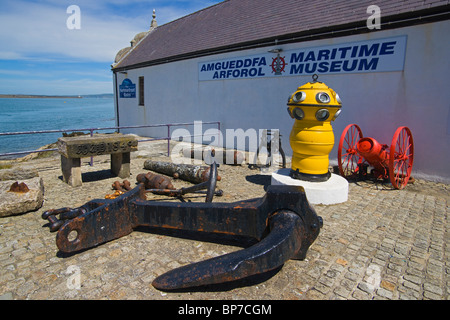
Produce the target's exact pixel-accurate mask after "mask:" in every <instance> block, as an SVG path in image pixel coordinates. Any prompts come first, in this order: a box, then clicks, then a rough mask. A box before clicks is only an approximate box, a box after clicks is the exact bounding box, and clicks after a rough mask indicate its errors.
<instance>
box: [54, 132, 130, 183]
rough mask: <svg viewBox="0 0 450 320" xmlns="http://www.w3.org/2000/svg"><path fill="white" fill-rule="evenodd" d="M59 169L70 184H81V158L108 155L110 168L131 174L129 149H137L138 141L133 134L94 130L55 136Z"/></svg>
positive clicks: (118, 174) (126, 176)
mask: <svg viewBox="0 0 450 320" xmlns="http://www.w3.org/2000/svg"><path fill="white" fill-rule="evenodd" d="M57 144H58V151H59V153H60V154H61V170H62V174H63V180H64V182H66V183H68V184H69V185H71V186H72V187H78V186H81V184H82V179H81V158H86V157H91V156H99V155H106V154H110V155H111V172H112V173H113V174H114V175H115V176H118V177H120V178H122V179H124V178H128V177H129V176H130V152H133V151H137V146H138V141H137V139H136V137H135V136H133V135H123V134H96V135H94V136H92V137H91V136H79V137H63V138H59V139H58V143H57Z"/></svg>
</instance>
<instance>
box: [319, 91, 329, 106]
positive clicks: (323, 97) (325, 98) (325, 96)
mask: <svg viewBox="0 0 450 320" xmlns="http://www.w3.org/2000/svg"><path fill="white" fill-rule="evenodd" d="M316 100H317V102H319V103H328V102H330V96H329V95H328V93H325V92H319V93H318V94H317V95H316Z"/></svg>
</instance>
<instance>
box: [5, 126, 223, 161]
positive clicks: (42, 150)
mask: <svg viewBox="0 0 450 320" xmlns="http://www.w3.org/2000/svg"><path fill="white" fill-rule="evenodd" d="M194 124H195V123H194V122H190V123H165V124H151V125H139V126H117V127H104V128H84V129H61V130H42V131H22V132H0V137H1V136H12V135H26V134H42V133H66V132H82V131H89V132H90V135H91V136H93V135H94V131H102V130H122V129H143V128H157V127H167V137H157V138H146V139H141V140H138V142H148V141H157V140H167V155H168V156H170V141H171V140H172V138H171V135H170V132H171V131H170V130H171V128H172V127H180V126H191V125H194ZM202 124H217V129H218V131H220V121H210V122H202ZM47 151H58V149H57V148H52V149H41V150H29V151H19V152H8V153H0V158H1V157H9V156H18V155H26V154H30V153H39V152H47ZM92 164H93V161H92V157H91V165H92Z"/></svg>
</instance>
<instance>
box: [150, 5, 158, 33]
mask: <svg viewBox="0 0 450 320" xmlns="http://www.w3.org/2000/svg"><path fill="white" fill-rule="evenodd" d="M152 17H153V19H152V22H151V23H150V30H151V29H154V28H156V27H157V26H158V23H157V22H156V10H155V9H153V15H152Z"/></svg>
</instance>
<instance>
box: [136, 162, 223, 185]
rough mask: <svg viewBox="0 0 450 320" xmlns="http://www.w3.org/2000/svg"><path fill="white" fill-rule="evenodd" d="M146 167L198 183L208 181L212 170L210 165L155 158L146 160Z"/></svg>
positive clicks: (218, 178) (218, 179)
mask: <svg viewBox="0 0 450 320" xmlns="http://www.w3.org/2000/svg"><path fill="white" fill-rule="evenodd" d="M144 168H145V169H147V170H151V171H155V172H159V173H162V174H165V175H168V176H171V177H174V178H175V179H182V180H185V181H189V182H192V183H196V184H197V183H202V182H205V181H208V179H209V171H210V167H207V166H198V165H192V164H175V163H172V162H164V161H153V160H146V161H145V162H144ZM217 181H220V176H218V177H217Z"/></svg>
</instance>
